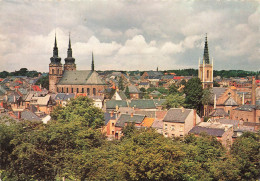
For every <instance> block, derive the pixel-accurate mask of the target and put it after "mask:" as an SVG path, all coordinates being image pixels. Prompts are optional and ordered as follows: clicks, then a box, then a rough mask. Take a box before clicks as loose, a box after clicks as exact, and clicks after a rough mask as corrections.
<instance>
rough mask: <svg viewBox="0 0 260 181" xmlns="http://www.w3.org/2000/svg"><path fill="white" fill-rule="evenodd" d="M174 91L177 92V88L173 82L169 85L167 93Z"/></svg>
mask: <svg viewBox="0 0 260 181" xmlns="http://www.w3.org/2000/svg"><path fill="white" fill-rule="evenodd" d="M176 93H179V91H178V88H177V87H176V85H175V84H172V85H171V86H170V87H169V94H176Z"/></svg>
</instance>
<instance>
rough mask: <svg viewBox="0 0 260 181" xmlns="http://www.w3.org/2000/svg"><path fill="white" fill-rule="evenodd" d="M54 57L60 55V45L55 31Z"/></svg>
mask: <svg viewBox="0 0 260 181" xmlns="http://www.w3.org/2000/svg"><path fill="white" fill-rule="evenodd" d="M53 57H58V47H57V40H56V33H55V40H54V47H53Z"/></svg>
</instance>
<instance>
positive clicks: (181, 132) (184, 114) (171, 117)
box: [163, 108, 200, 138]
mask: <svg viewBox="0 0 260 181" xmlns="http://www.w3.org/2000/svg"><path fill="white" fill-rule="evenodd" d="M199 122H200V117H199V116H198V115H197V113H196V110H193V109H185V108H171V109H169V110H168V112H167V114H166V115H165V117H164V118H163V135H164V136H165V137H171V138H173V137H183V136H185V135H187V134H188V133H189V131H190V130H191V129H192V128H193V127H194V126H196V124H197V123H199Z"/></svg>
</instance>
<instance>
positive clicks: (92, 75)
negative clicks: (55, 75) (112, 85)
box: [58, 70, 105, 85]
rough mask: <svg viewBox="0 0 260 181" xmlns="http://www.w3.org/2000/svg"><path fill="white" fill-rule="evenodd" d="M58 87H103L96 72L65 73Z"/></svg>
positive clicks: (102, 82) (77, 71) (78, 71)
mask: <svg viewBox="0 0 260 181" xmlns="http://www.w3.org/2000/svg"><path fill="white" fill-rule="evenodd" d="M58 85H105V82H104V81H103V80H102V79H101V78H100V77H99V75H98V73H97V72H96V71H91V70H75V71H65V72H64V74H63V76H62V78H61V80H60V81H59V83H58Z"/></svg>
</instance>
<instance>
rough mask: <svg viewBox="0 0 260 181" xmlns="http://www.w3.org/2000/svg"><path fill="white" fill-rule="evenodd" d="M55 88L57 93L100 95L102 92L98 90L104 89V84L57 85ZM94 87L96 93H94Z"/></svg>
mask: <svg viewBox="0 0 260 181" xmlns="http://www.w3.org/2000/svg"><path fill="white" fill-rule="evenodd" d="M57 88H58V89H57V91H58V93H87V95H90V96H102V95H103V93H100V92H101V91H103V90H104V89H105V85H57ZM94 88H95V89H96V94H94ZM82 89H83V92H82ZM88 89H89V93H88Z"/></svg>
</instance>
